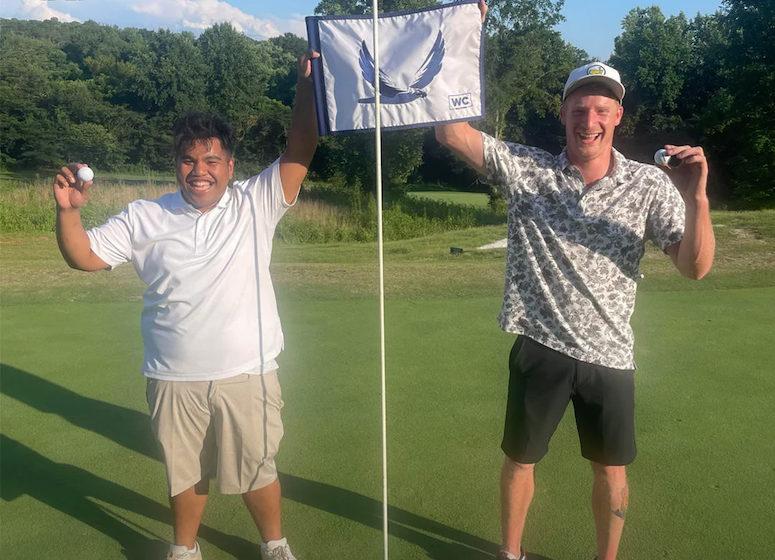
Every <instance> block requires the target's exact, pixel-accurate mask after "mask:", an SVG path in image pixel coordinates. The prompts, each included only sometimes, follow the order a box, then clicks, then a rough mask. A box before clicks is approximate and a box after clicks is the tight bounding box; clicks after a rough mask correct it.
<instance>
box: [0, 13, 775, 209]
mask: <svg viewBox="0 0 775 560" xmlns="http://www.w3.org/2000/svg"><path fill="white" fill-rule="evenodd" d="M435 3H436V2H434V1H433V0H383V2H382V3H381V7H380V9H381V10H383V11H386V12H389V11H398V10H406V9H413V8H419V7H424V6H428V5H431V4H435ZM488 4H489V7H490V11H489V13H488V16H487V20H486V24H485V33H486V38H485V95H486V100H485V102H486V107H487V117H486V119H485V120H483V121H481V122H480V123H479V124H477V126H478V127H480V128H481V129H483V130H485V131H486V132H488V133H490V134H492V135H494V136H496V137H498V138H504V139H508V140H512V141H516V142H524V143H528V144H531V145H536V146H540V147H543V148H545V149H548V150H550V151H553V152H557V151H559V150H560V149H561V148H562V145H563V138H564V132H563V128H562V125H561V124H560V122H559V119H558V115H559V108H560V103H561V91H562V87H563V85H564V82H565V79H566V77H567V75H568V73H569V72H570V70H571V69H573V68H575V67H576V66H579V65H581V64H583V63H585V62H588V61H590V58H589V56H588V55H587V53H586V52H584V51H583V50H581V49H579V48H577V47H574V46H573V45H571V44H569V43H567V42H565V41H564V40H563V39H562V37H561V35H560V34H559V33H558V32H557V31H555V30H554V29H553V28H554V27H555V26H556V24H557V23H559V22H560V21H561V20H562V15H561V9H562V5H563V0H490V1H489V2H488ZM370 9H371V1H370V0H369V1H365V0H322V1H321V2H320V3H319V4H318V6H317V8H316V10H315V12H316V13H317V14H322V15H341V14H357V13H369V10H370ZM0 28H1V30H2V32H1V33H0V167H2V168H3V169H10V170H14V169H48V168H56V167H58V166H60V165H61V164H62V163H63V162H66V161H73V160H80V161H86V162H89V163H91V164H92V165H94V166H95V167H96V168H98V169H105V170H137V171H140V170H155V171H169V170H171V169H172V167H173V162H172V156H171V147H170V145H171V138H170V129H171V124H172V121H173V120H174V118H175V117H176V116H177V115H178V114H180V113H182V112H184V111H190V110H212V111H217V112H219V113H221V114H223V115H224V116H225V117H226V118H228V119H229V120H230V121H231V122H232V123H233V125H234V126H235V129H236V132H237V136H238V139H239V144H238V149H237V152H236V154H235V157H236V158H237V160H238V161H239V166H238V170H242V171H243V172H244V173H249V172H251V171H254V170H255V169H257V168H258V167H260V166H262V165H266V164H267V163H269V162H271V161H272V160H273V159H274V158H276V157H277V155H278V154H279V153H280V152H281V151H282V149H283V148H284V144H285V131H286V129H287V126H288V124H289V120H290V112H291V106H292V103H293V97H294V88H295V82H296V62H295V61H296V59H297V57H298V56H299V55H300V54H301V53H302V52H304V50H305V49H306V48H307V47H306V40H305V39H303V38H301V37H297V36H294V35H292V34H285V35H283V36H280V37H275V38H272V39H268V40H264V41H255V40H253V39H250V38H248V37H246V36H244V35H242V34H240V33H239V32H237V31H236V30H235V29H234V28H233V27H232V26H231V25H230V24H228V23H220V24H216V25H214V26H212V27H210V28H209V29H207V30H205V31H204V32H202V33H201V34H200V35H199V36H195V35H194V34H192V33H190V32H182V33H172V32H170V31H165V30H157V31H151V30H145V29H135V28H118V27H115V26H107V25H100V24H97V23H95V22H92V21H87V22H85V23H63V22H59V21H57V20H55V19H52V20H47V21H21V20H13V19H11V20H9V19H4V20H0ZM773 35H775V4H773V2H772V1H771V0H722V4H721V6H720V9H719V11H717V12H716V13H714V14H710V15H700V14H698V15H696V16H695V17H694V18H692V19H689V18H687V16H686V15H684V14H683V13H682V14H680V15H678V16H671V17H665V16H664V15H663V14H662V12H661V11H660V9H659V8H657V7H648V8H635V9H633V10H632V11H630V12H629V13H628V14H627V16H626V17H625V18H624V20H623V21H622V30H621V34H620V35H619V36H618V37H617V38H616V41H615V49H614V52H613V54H612V55H611V57H610V60H608V61H604V62H608V63H609V64H611V65H612V66H614V67H615V68H617V69H618V70H619V71H620V72H621V74H622V78H623V81H624V83H625V85H626V86H627V95H626V97H625V100H624V106H625V118H624V120H623V123H622V125H621V126H620V130H619V132H618V139H617V141H616V142H615V145H616V146H617V147H618V148H619V149H620V150H621V151H623V152H624V153H625V154H626V155H628V156H630V157H634V158H636V159H640V160H643V161H647V160H648V159H649V158H650V156H651V154H653V151H654V149H655V148H657V147H660V146H661V145H662V144H664V143H683V142H689V143H693V144H701V145H703V146H704V147H705V149H706V152H707V153H708V154H709V157H710V162H711V168H712V172H713V174H712V179H713V182H712V185H711V189H712V194H713V195H714V198H715V199H716V201H717V202H745V203H747V204H749V205H758V206H761V205H771V204H772V203H773V202H775V36H773ZM373 150H374V147H373V141H372V140H371V138H370V135H368V134H352V135H340V136H333V137H326V138H323V139H321V143H320V147H319V149H318V153H317V154H316V156H315V161H314V162H313V169H312V174H313V177H315V178H318V179H321V180H325V181H329V182H331V183H332V184H334V185H337V186H340V187H341V188H344V189H354V190H358V189H360V190H363V191H371V190H372V189H373V182H374V172H375V169H374V153H373ZM383 173H384V180H385V182H386V185H387V187H388V188H389V189H392V190H399V191H400V190H401V189H404V188H405V186H406V184H407V181H422V182H432V183H437V182H438V183H441V184H448V185H452V186H455V187H457V188H464V189H469V190H477V189H485V187H483V186H482V185H479V184H478V181H477V178H476V177H475V175H474V174H473V173H472V172H470V171H469V170H467V169H466V168H465V167H464V166H463V165H462V164H461V163H460V162H459V161H457V160H455V159H454V158H453V157H452V156H450V154H449V153H447V152H446V151H445V150H443V149H442V148H440V147H439V146H438V144H437V143H436V142H435V140H434V139H433V134H432V131H431V130H430V129H418V130H409V131H392V132H386V133H384V135H383Z"/></svg>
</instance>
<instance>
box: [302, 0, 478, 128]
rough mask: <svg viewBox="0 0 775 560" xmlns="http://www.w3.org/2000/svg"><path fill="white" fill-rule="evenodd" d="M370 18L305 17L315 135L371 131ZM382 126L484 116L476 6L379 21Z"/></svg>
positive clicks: (467, 1) (472, 2)
mask: <svg viewBox="0 0 775 560" xmlns="http://www.w3.org/2000/svg"><path fill="white" fill-rule="evenodd" d="M372 20H373V17H372V16H314V17H308V18H306V22H307V36H308V40H309V46H310V48H312V49H314V50H316V51H318V52H319V53H320V55H321V56H320V58H319V59H318V60H319V61H320V63H319V64H315V65H313V75H312V77H313V82H314V85H315V102H316V105H317V111H318V129H319V130H318V131H319V133H320V134H321V135H326V134H331V133H336V132H345V131H356V130H369V129H374V128H375V126H376V125H375V121H376V119H375V91H374V57H373V53H372V50H373V48H374V47H373V45H374V40H373V39H374V33H373V26H372V25H373V24H372ZM378 26H379V49H380V51H379V59H380V69H379V80H378V81H379V92H380V104H381V112H380V118H381V123H382V128H386V129H399V128H412V127H418V126H432V125H435V124H441V123H448V122H455V121H471V120H477V119H481V118H483V117H484V70H483V60H484V57H483V56H482V50H483V30H482V20H481V14H480V13H479V7H478V3H477V0H464V1H462V2H456V3H453V4H446V5H441V6H435V7H430V8H425V9H421V10H414V11H408V12H397V13H392V14H384V15H380V16H379V23H378Z"/></svg>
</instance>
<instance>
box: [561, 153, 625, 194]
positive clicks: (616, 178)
mask: <svg viewBox="0 0 775 560" xmlns="http://www.w3.org/2000/svg"><path fill="white" fill-rule="evenodd" d="M611 151H612V152H613V155H614V168H613V171H612V172H611V174H609V175H606V177H604V178H610V179H612V180H613V182H614V184H616V185H620V184H622V183H626V182H628V181H630V180H632V172H631V171H630V168H629V166H628V165H627V158H626V157H624V155H622V154H621V153H620V152H619V151H618V150H617V149H616V148H611ZM557 167H558V168H559V169H560V170H562V171H565V170H566V169H568V168H571V167H574V165H573V164H572V163H571V162H570V160H569V159H568V153H567V148H563V149H562V151H561V152H560V154H559V155H558V156H557Z"/></svg>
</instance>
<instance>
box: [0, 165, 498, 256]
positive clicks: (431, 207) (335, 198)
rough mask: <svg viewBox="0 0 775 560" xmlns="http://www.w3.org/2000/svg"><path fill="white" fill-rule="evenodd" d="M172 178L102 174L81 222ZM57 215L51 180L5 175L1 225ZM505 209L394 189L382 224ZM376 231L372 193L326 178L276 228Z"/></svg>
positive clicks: (468, 223)
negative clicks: (398, 192)
mask: <svg viewBox="0 0 775 560" xmlns="http://www.w3.org/2000/svg"><path fill="white" fill-rule="evenodd" d="M175 188H176V186H175V184H174V183H173V182H158V181H142V180H140V181H127V180H118V179H117V180H111V179H108V180H102V181H100V182H99V184H97V185H95V186H94V187H93V188H92V189H91V190H90V193H89V201H88V203H87V204H86V205H85V206H84V207H83V208H82V209H81V217H82V220H83V223H84V227H86V228H89V227H93V226H96V225H99V224H101V223H102V222H104V221H105V220H106V219H107V218H108V217H110V216H112V215H113V214H116V213H118V212H120V211H121V210H122V209H123V208H124V207H125V206H126V205H127V204H128V203H129V202H131V201H132V200H136V199H139V198H148V199H154V198H158V197H159V196H161V195H162V194H165V193H167V192H171V191H173V190H175ZM55 221H56V216H55V212H54V198H53V195H52V192H51V184H50V183H47V182H44V181H41V180H36V181H32V182H24V181H19V180H7V181H3V182H2V184H0V231H4V232H35V231H49V232H50V231H53V230H54V226H55ZM505 221H506V215H505V212H502V211H497V210H493V209H491V208H488V207H482V206H475V205H467V204H454V203H451V202H445V201H442V200H432V199H429V198H412V197H409V196H406V195H393V198H388V200H386V202H385V210H384V214H383V230H384V236H385V239H387V240H397V239H409V238H414V237H423V236H426V235H431V234H434V233H441V232H445V231H452V230H459V229H465V228H470V227H476V226H481V225H493V224H501V223H505ZM376 235H377V210H376V202H375V200H374V197H373V196H372V195H369V194H366V193H363V192H361V191H360V190H357V189H353V190H347V189H343V188H334V187H331V186H330V185H325V184H322V185H321V184H312V183H310V184H308V185H305V187H304V189H303V192H302V195H301V196H300V198H299V201H298V203H297V204H296V205H295V206H294V207H293V208H292V209H291V210H290V211H289V212H288V214H287V216H286V217H285V219H283V220H282V221H281V222H280V224H279V225H278V228H277V237H278V239H280V240H282V241H284V242H287V243H330V242H346V241H356V242H359V241H373V240H375V239H376Z"/></svg>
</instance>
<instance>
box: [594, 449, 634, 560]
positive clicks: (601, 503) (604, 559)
mask: <svg viewBox="0 0 775 560" xmlns="http://www.w3.org/2000/svg"><path fill="white" fill-rule="evenodd" d="M590 465H591V466H592V472H593V474H594V476H595V481H594V483H593V485H592V513H593V514H594V516H595V530H596V532H597V557H598V560H616V552H617V551H618V550H619V541H620V540H621V538H622V530H623V529H624V519H625V517H626V516H627V503H628V502H629V497H630V490H629V487H628V486H627V476H626V473H625V467H619V466H617V467H610V466H606V465H601V464H600V463H595V462H592V461H590Z"/></svg>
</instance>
